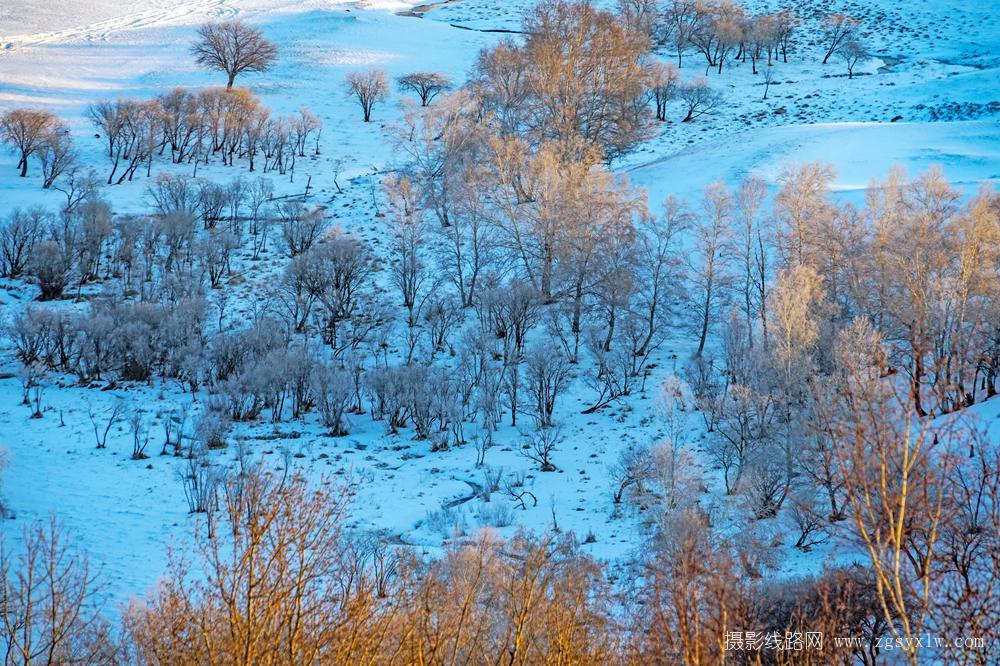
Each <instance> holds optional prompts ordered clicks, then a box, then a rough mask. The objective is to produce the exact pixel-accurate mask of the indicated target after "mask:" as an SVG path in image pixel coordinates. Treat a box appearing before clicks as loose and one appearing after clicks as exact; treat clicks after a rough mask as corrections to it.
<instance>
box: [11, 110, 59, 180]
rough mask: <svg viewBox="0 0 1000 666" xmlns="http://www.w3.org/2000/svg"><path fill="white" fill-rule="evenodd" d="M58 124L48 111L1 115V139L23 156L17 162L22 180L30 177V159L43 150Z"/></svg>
mask: <svg viewBox="0 0 1000 666" xmlns="http://www.w3.org/2000/svg"><path fill="white" fill-rule="evenodd" d="M58 124H59V121H58V119H57V118H56V117H55V116H54V115H52V114H51V113H49V112H48V111H35V110H32V109H12V110H10V111H8V112H6V113H4V114H3V115H0V139H2V140H3V142H4V143H7V144H10V145H11V146H12V147H14V148H15V149H17V151H18V152H19V153H20V154H21V157H20V159H19V160H18V162H17V166H18V168H20V169H21V178H24V177H25V176H27V175H28V158H29V157H31V156H32V155H33V154H34V153H35V152H37V151H38V150H40V149H41V148H42V145H43V144H44V143H45V141H46V138H47V137H48V136H49V135H50V133H51V132H52V130H53V129H55V127H56V126H57V125H58Z"/></svg>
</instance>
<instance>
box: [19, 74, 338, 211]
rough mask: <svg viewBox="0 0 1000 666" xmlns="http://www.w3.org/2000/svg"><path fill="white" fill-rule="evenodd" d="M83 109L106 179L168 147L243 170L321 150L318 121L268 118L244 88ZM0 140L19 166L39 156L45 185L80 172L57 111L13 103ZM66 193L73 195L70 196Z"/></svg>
mask: <svg viewBox="0 0 1000 666" xmlns="http://www.w3.org/2000/svg"><path fill="white" fill-rule="evenodd" d="M87 115H88V117H89V119H90V121H91V123H92V124H93V125H94V127H95V129H97V130H98V132H99V133H100V137H101V138H102V140H103V142H104V145H105V154H106V156H107V158H108V160H109V162H110V163H111V170H110V172H109V173H108V178H107V184H108V185H111V184H121V183H124V182H125V181H131V180H132V179H133V178H134V177H135V175H136V173H139V172H141V171H144V172H145V175H146V176H147V177H148V176H150V175H152V168H153V161H154V160H155V159H156V158H158V157H162V156H164V155H165V154H167V153H168V151H169V156H170V161H171V162H172V163H175V164H184V163H188V164H190V163H193V164H195V168H196V169H197V165H198V164H199V163H203V164H208V163H209V161H210V160H211V159H212V158H213V157H221V160H222V163H223V164H227V165H232V164H233V163H234V160H237V159H239V160H246V161H247V165H248V169H249V170H250V171H255V170H256V169H257V166H258V165H259V162H258V160H262V161H263V164H262V165H260V166H262V168H263V171H264V172H265V173H267V172H268V171H276V172H278V173H279V174H282V175H284V174H286V173H288V172H289V171H294V169H295V163H296V158H299V157H305V156H306V154H307V152H306V151H307V150H308V151H309V154H319V149H320V148H319V141H320V135H321V133H322V129H323V121H322V120H320V118H319V117H318V116H316V115H315V114H314V113H313V112H311V111H310V110H309V109H307V108H305V107H303V108H302V109H300V110H299V111H298V112H297V113H296V114H293V115H291V116H287V117H283V116H272V114H271V111H270V109H268V108H267V107H266V106H264V105H262V104H261V103H260V100H259V99H258V98H257V97H256V96H255V95H254V94H252V93H251V92H249V91H247V90H244V89H239V88H237V89H232V90H227V89H222V88H206V89H204V90H199V91H190V90H187V89H184V88H176V89H174V90H172V91H170V92H169V93H166V94H164V95H161V96H159V97H157V98H155V99H152V100H145V101H143V100H131V99H117V100H103V101H100V102H96V103H94V104H92V105H91V106H90V108H89V109H88V111H87ZM0 138H3V140H4V141H5V142H7V143H8V144H10V145H11V146H14V147H15V148H16V149H17V150H18V152H19V154H20V156H21V157H20V161H19V162H18V168H19V169H20V170H21V175H22V176H24V175H26V174H27V170H28V163H29V160H30V159H32V157H33V156H37V158H38V161H39V162H40V164H41V169H42V175H43V179H44V180H43V185H42V186H43V187H44V188H49V187H52V186H53V185H54V184H56V182H57V179H59V178H60V177H62V176H64V175H65V176H66V178H64V179H63V181H61V184H60V185H58V186H57V189H61V190H63V191H65V190H66V188H72V187H74V184H73V183H72V182H65V181H73V180H80V179H82V178H84V177H85V176H84V175H83V174H82V173H81V172H82V171H83V169H82V167H80V165H79V164H78V160H77V153H76V150H75V148H74V145H73V140H72V137H71V136H70V134H69V132H68V130H67V129H66V128H65V126H64V125H63V124H62V123H61V122H60V121H59V119H58V118H56V117H55V116H54V115H52V114H50V113H48V112H45V111H34V110H30V109H15V110H13V111H8V112H7V113H5V114H4V115H3V116H2V117H0ZM67 196H70V195H69V194H68V195H67Z"/></svg>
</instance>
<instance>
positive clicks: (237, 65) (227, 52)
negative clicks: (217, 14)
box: [191, 21, 278, 89]
mask: <svg viewBox="0 0 1000 666" xmlns="http://www.w3.org/2000/svg"><path fill="white" fill-rule="evenodd" d="M191 52H192V53H193V54H194V56H195V60H196V62H197V63H198V64H199V65H202V66H203V67H207V68H208V69H217V70H219V71H222V72H225V73H226V75H227V76H228V77H229V80H228V82H227V83H226V89H231V88H232V87H233V81H235V80H236V75H237V74H239V73H241V72H266V71H267V70H269V69H271V67H272V66H273V65H274V62H275V60H276V59H277V56H278V47H277V46H275V45H274V43H273V42H271V41H269V40H268V39H266V38H265V37H264V35H263V33H261V31H260V30H258V29H257V28H253V27H251V26H249V25H247V24H246V23H244V22H243V21H221V22H219V23H206V24H205V25H203V26H201V27H200V28H198V41H197V42H195V43H194V45H193V46H192V47H191Z"/></svg>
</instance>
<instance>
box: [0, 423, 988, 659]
mask: <svg viewBox="0 0 1000 666" xmlns="http://www.w3.org/2000/svg"><path fill="white" fill-rule="evenodd" d="M986 446H988V447H989V449H988V450H990V451H991V452H992V455H994V456H995V455H996V453H997V451H996V448H995V443H994V444H986ZM984 452H985V451H984ZM981 461H982V459H980V460H979V461H976V464H973V465H968V464H963V465H962V467H961V473H963V474H965V475H966V476H964V477H963V478H964V481H965V482H966V483H967V484H968V485H966V486H964V487H965V488H966V490H967V491H968V492H967V494H966V495H965V496H964V497H965V499H966V500H968V501H971V504H959V505H957V506H951V505H949V506H948V507H947V509H946V510H945V511H943V512H942V515H943V516H947V519H942V520H941V521H940V522H938V523H935V525H934V526H929V525H922V529H920V530H913V532H912V533H911V534H909V536H908V538H907V540H906V542H905V543H901V544H900V545H901V546H902V550H903V554H905V555H906V556H909V555H914V556H919V555H920V554H921V552H922V551H920V548H921V547H922V546H923V545H925V543H926V541H925V539H924V537H922V536H918V534H917V532H919V533H920V535H926V533H927V530H931V529H933V527H940V529H941V531H942V533H944V534H946V535H947V537H946V539H952V538H955V539H957V540H958V541H957V542H956V543H955V546H960V545H965V546H966V547H971V550H961V549H958V550H956V551H953V552H954V554H955V555H956V556H958V557H959V558H960V559H959V560H958V562H959V566H963V565H965V564H969V560H968V559H966V558H967V556H968V555H970V554H972V555H974V556H975V557H976V558H978V559H977V560H976V561H977V562H979V563H981V564H982V563H985V564H986V567H985V568H980V567H979V566H978V565H974V566H971V567H968V568H966V569H964V570H963V574H965V577H962V576H959V575H957V574H955V573H951V572H944V571H939V570H938V566H937V565H938V564H940V563H942V562H945V561H946V560H945V558H944V557H941V556H935V557H934V558H933V559H932V561H931V562H928V563H923V562H920V561H912V562H911V561H909V560H908V559H906V558H905V557H904V559H903V562H902V564H901V565H900V566H896V567H895V568H893V567H890V566H888V565H889V564H890V562H889V561H887V562H885V564H886V565H887V566H886V568H884V569H880V568H878V567H876V568H875V570H874V572H873V571H872V570H871V569H870V568H868V567H865V566H862V565H860V564H852V565H845V566H841V567H838V568H832V569H828V570H825V571H823V572H821V573H817V574H816V575H814V576H809V577H804V578H798V579H792V580H785V581H781V582H764V581H763V580H762V579H761V578H760V577H759V575H756V574H755V573H754V567H755V566H756V564H757V558H756V557H755V556H754V555H753V550H752V549H751V548H746V547H743V546H739V545H736V544H734V543H733V542H732V541H731V540H728V539H725V540H718V539H713V538H709V536H708V535H709V533H710V532H709V528H708V525H707V524H706V520H707V517H705V516H703V515H701V514H700V513H698V512H697V511H696V510H692V509H684V510H679V511H674V512H672V513H671V514H669V517H665V518H664V520H663V521H662V523H661V524H660V525H659V526H658V528H657V529H656V532H655V537H654V538H653V540H652V541H651V542H650V547H649V548H646V549H644V550H643V552H642V554H640V555H639V556H637V558H636V559H634V560H633V561H631V562H630V563H628V564H627V565H626V570H625V571H624V572H623V574H625V575H619V576H615V577H612V576H611V575H610V574H611V572H610V571H609V570H608V569H607V568H606V566H605V565H602V564H600V563H599V562H597V561H596V560H595V559H593V558H592V557H590V556H588V555H587V554H585V552H583V550H582V549H581V548H580V547H579V546H578V544H577V543H576V541H575V540H574V539H573V537H572V536H571V535H562V534H557V533H552V534H548V535H544V536H531V535H528V534H524V533H518V534H517V535H515V536H514V537H512V538H510V539H508V540H502V539H500V538H498V537H496V536H494V535H492V534H491V533H489V532H484V533H481V534H479V535H477V536H475V537H474V538H473V539H471V540H469V541H468V542H467V543H465V544H463V545H455V546H452V547H450V548H448V549H447V550H446V552H445V553H444V555H443V556H442V557H440V558H437V559H429V560H428V559H423V558H420V557H417V556H416V555H414V554H413V553H412V552H410V551H408V550H405V549H401V548H398V547H396V546H393V545H392V544H391V542H390V540H389V537H388V536H387V535H384V534H379V533H375V534H364V533H357V532H351V531H349V530H348V529H347V528H346V511H347V507H348V497H349V495H350V492H351V490H352V486H350V485H345V484H343V483H334V482H332V481H331V480H329V479H324V480H322V481H321V482H320V483H318V484H310V483H308V482H307V481H306V480H305V479H304V477H302V476H300V475H299V474H298V473H297V472H296V471H294V470H291V471H289V470H286V471H285V472H284V473H280V474H278V473H275V472H267V471H265V470H264V468H263V466H261V465H256V464H252V463H249V464H246V465H245V466H244V467H242V468H241V471H239V472H236V473H234V474H232V475H231V476H229V477H228V478H226V479H224V480H222V481H221V482H220V483H219V484H218V486H217V491H216V492H215V493H214V494H213V499H212V500H211V502H209V503H208V504H207V510H206V513H205V517H204V519H203V520H199V521H198V524H197V527H196V529H195V536H194V544H195V545H194V548H193V549H192V551H191V554H190V555H187V556H181V557H178V558H176V559H174V560H172V563H171V565H170V569H169V571H168V572H167V573H166V575H165V576H164V578H163V579H162V580H161V582H160V583H159V584H158V585H157V587H156V589H155V590H154V591H152V592H151V593H149V595H148V596H147V597H146V598H145V599H143V600H139V601H133V602H132V603H131V604H130V605H129V607H128V608H127V609H126V611H125V613H124V616H123V618H122V624H121V632H120V637H119V638H117V639H116V638H115V637H114V636H113V630H112V628H111V625H110V623H109V622H108V621H107V620H106V619H105V618H104V617H103V615H102V607H101V604H100V595H99V594H98V593H97V592H98V586H97V585H98V583H97V581H96V580H95V579H96V577H95V576H94V574H93V572H92V571H91V569H90V567H89V566H88V562H87V559H86V556H85V554H84V553H82V552H81V551H80V550H78V549H77V548H75V547H74V546H73V545H72V544H71V543H68V542H67V540H66V538H65V535H64V534H63V533H62V532H61V531H60V529H59V528H58V526H57V525H56V524H54V523H52V524H50V525H33V526H31V527H29V528H28V530H27V533H26V538H25V545H24V548H23V549H22V550H21V552H20V553H19V554H18V555H14V554H13V553H12V552H11V551H10V550H8V549H7V548H6V547H3V548H0V575H2V577H3V580H2V587H0V598H2V602H3V603H2V608H3V623H2V624H0V637H2V638H0V640H2V641H3V642H4V644H5V645H6V646H7V649H8V654H9V655H11V656H10V657H9V658H12V659H13V660H14V661H16V662H22V661H23V662H25V663H27V662H29V661H36V660H37V661H44V662H46V663H77V662H85V663H95V664H96V663H101V664H175V663H179V662H180V663H279V662H280V663H298V662H321V663H330V664H347V663H351V664H355V663H359V662H364V663H369V662H370V663H376V662H377V663H438V662H443V661H459V660H460V661H462V662H477V663H478V662H485V661H491V660H494V659H495V658H496V657H497V655H501V656H502V657H503V659H504V661H505V662H507V663H510V664H535V663H550V662H555V663H610V664H618V663H621V664H639V663H686V664H713V663H721V662H722V661H724V660H725V661H730V660H736V661H738V662H739V663H764V664H793V663H794V664H829V663H863V664H871V663H876V662H877V661H878V660H879V659H880V653H883V652H886V651H887V650H888V648H885V647H884V646H886V645H889V646H894V647H893V648H892V650H888V654H890V655H893V656H900V657H902V658H903V659H904V660H905V661H906V662H907V663H911V664H917V663H919V661H920V660H921V659H924V658H936V659H944V660H946V661H947V662H948V663H954V664H985V663H987V660H988V659H989V655H990V654H991V651H992V650H994V649H995V647H996V641H997V640H998V638H997V637H998V630H1000V627H998V626H997V618H996V613H995V610H996V607H995V600H996V598H995V595H996V589H995V585H996V580H997V575H996V574H997V559H996V557H995V555H996V547H997V546H996V543H995V541H994V542H993V543H992V544H991V547H992V548H993V551H992V552H993V555H994V559H993V560H992V568H991V567H990V564H989V560H988V559H987V560H986V561H985V562H983V560H982V559H981V558H982V556H983V555H984V553H983V552H982V551H979V550H977V548H979V547H981V546H983V545H984V544H985V540H984V539H983V538H981V537H977V536H975V535H974V534H973V533H972V532H970V531H969V530H970V529H972V528H977V527H978V528H981V529H983V530H990V529H993V530H996V528H997V525H998V523H1000V514H998V507H1000V495H998V493H1000V486H998V483H997V476H996V475H995V474H989V473H988V470H987V469H986V468H984V467H983V466H982V465H981V464H980V463H981ZM925 471H927V472H929V474H930V477H933V478H934V480H935V481H938V482H939V481H943V480H944V479H943V478H942V477H939V476H936V475H935V472H934V471H932V470H931V469H930V468H928V469H926V470H925ZM954 471H956V472H957V471H958V470H954ZM922 478H924V480H930V478H929V477H922ZM970 509H971V510H972V513H966V512H967V511H968V510H970ZM956 510H957V511H958V513H955V511H956ZM960 516H964V517H960ZM953 518H957V519H958V521H959V522H957V523H952V522H950V521H951V520H952V519H953ZM967 519H973V520H975V521H977V522H976V524H975V525H970V524H965V523H964V522H963V521H964V520H967ZM970 534H972V536H970ZM910 548H914V549H916V551H915V552H911V551H910V550H909V549H910ZM897 562H898V560H897ZM913 570H917V571H923V572H926V574H925V575H927V576H928V577H931V578H932V579H933V580H932V581H930V582H931V583H932V584H931V585H930V586H929V587H928V588H927V589H922V588H919V587H908V586H903V585H898V586H897V583H900V582H901V581H906V580H907V577H908V575H909V574H908V573H907V572H911V571H913ZM192 571H197V572H199V573H198V574H193V573H191V572H192ZM883 576H888V578H883ZM35 581H45V584H36V583H35ZM625 581H636V584H634V585H633V584H629V583H627V582H625ZM899 593H902V594H904V595H905V597H903V596H900V597H899V598H898V599H897V598H896V597H895V595H897V594H899ZM913 595H916V596H913ZM897 601H898V604H897V603H896V602H897ZM53 611H54V612H53ZM748 627H753V631H755V632H759V635H760V636H769V637H773V638H768V640H767V642H766V643H765V642H764V641H756V642H747V643H744V642H743V641H742V640H737V639H734V638H733V636H734V635H736V634H739V635H740V637H741V638H742V634H743V632H744V631H750V630H749V629H748ZM925 631H932V632H940V635H946V636H967V637H978V639H979V640H976V639H973V640H968V641H964V640H963V641H956V642H955V643H954V644H953V645H950V646H948V647H946V648H941V647H940V646H934V645H930V644H928V642H927V641H921V640H919V638H920V636H923V635H924V633H923V632H925ZM807 632H809V633H808V634H807ZM817 635H820V636H822V638H821V639H820V641H818V642H817V641H814V640H807V638H806V637H807V636H812V637H815V636H817ZM841 636H847V637H855V638H858V639H861V640H860V641H857V642H854V641H850V642H848V641H845V642H843V643H840V642H837V641H835V640H834V638H836V637H841ZM922 643H923V644H922ZM880 646H882V647H880Z"/></svg>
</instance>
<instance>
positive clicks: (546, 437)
mask: <svg viewBox="0 0 1000 666" xmlns="http://www.w3.org/2000/svg"><path fill="white" fill-rule="evenodd" d="M561 441H562V431H561V430H560V429H559V428H539V429H538V430H536V431H535V432H533V433H532V434H531V435H529V437H528V441H527V442H526V443H525V444H524V445H523V446H522V447H521V454H522V455H523V456H524V457H525V458H527V459H528V460H531V461H532V462H535V463H537V464H538V469H539V470H540V471H542V472H554V471H556V466H555V465H553V464H552V452H553V451H555V449H556V446H557V445H558V444H559V442H561Z"/></svg>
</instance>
